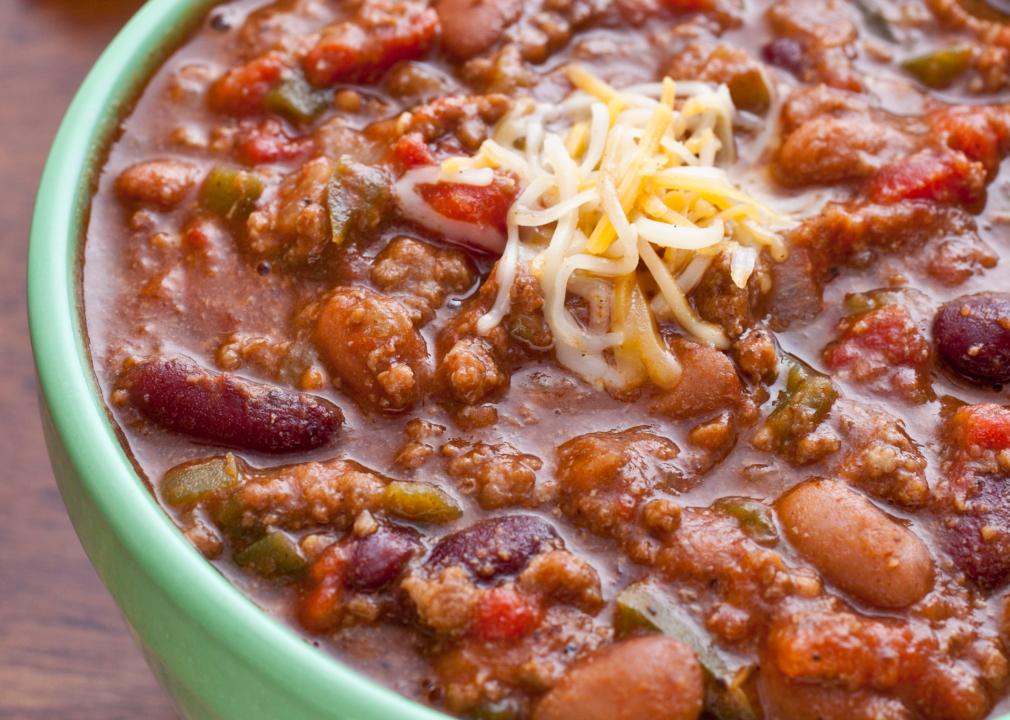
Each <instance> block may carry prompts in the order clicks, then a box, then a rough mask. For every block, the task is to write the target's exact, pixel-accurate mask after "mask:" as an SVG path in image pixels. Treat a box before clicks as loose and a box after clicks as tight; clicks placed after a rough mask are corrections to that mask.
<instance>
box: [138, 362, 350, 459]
mask: <svg viewBox="0 0 1010 720" xmlns="http://www.w3.org/2000/svg"><path fill="white" fill-rule="evenodd" d="M123 380H124V383H123V384H124V387H125V388H126V390H127V393H128V395H129V398H130V402H131V403H132V405H133V406H134V407H135V408H136V409H137V410H139V411H140V413H141V414H142V415H144V416H145V417H146V418H148V419H149V420H152V421H153V422H155V423H157V424H158V425H161V426H162V427H164V428H166V429H168V430H173V431H175V432H179V433H184V434H186V435H190V436H192V437H194V438H196V439H198V440H201V441H203V442H207V443H211V444H214V445H223V446H225V447H233V448H238V449H240V450H251V451H254V452H265V453H286V452H298V451H304V450H313V449H315V448H319V447H322V446H323V445H326V444H327V443H329V442H330V441H331V440H333V438H334V437H335V436H336V434H337V432H338V430H339V429H340V426H341V424H343V421H344V415H343V413H342V412H341V411H340V408H338V407H337V406H336V405H334V404H333V403H331V402H329V401H328V400H324V399H322V398H320V397H316V396H314V395H309V394H306V393H299V392H293V391H290V390H283V389H281V388H277V387H272V386H269V385H263V384H260V383H254V382H250V381H248V380H242V379H239V378H237V377H235V376H234V375H229V374H225V373H215V372H211V371H209V370H205V369H204V368H202V367H200V366H199V365H197V364H196V363H194V362H192V361H191V360H189V359H188V358H183V357H172V358H155V359H150V360H145V361H143V362H140V363H138V364H136V365H133V366H132V367H131V368H129V369H128V370H127V371H126V373H125V375H124V378H123Z"/></svg>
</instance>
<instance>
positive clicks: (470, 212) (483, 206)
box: [417, 175, 519, 232]
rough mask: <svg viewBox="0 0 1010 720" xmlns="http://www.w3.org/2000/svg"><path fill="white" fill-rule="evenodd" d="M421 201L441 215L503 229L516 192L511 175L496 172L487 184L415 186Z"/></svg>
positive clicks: (517, 186)
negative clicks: (491, 180)
mask: <svg viewBox="0 0 1010 720" xmlns="http://www.w3.org/2000/svg"><path fill="white" fill-rule="evenodd" d="M417 190H418V193H419V194H420V195H421V197H422V198H423V199H424V201H425V202H426V203H427V204H428V205H429V206H430V207H431V209H432V210H434V211H435V212H437V213H438V214H439V215H442V216H443V217H447V218H449V219H450V220H459V221H461V222H465V223H470V224H472V225H476V226H477V227H479V228H482V229H494V230H499V231H501V232H505V228H506V224H507V219H508V211H509V208H510V207H512V203H513V202H514V201H515V199H516V196H517V195H518V194H519V185H518V183H517V182H516V181H515V179H514V178H512V177H511V176H507V175H496V176H495V180H494V182H492V183H491V184H490V185H464V184H462V183H448V182H440V183H432V184H429V185H419V186H418V188H417Z"/></svg>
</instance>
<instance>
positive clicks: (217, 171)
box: [200, 165, 263, 220]
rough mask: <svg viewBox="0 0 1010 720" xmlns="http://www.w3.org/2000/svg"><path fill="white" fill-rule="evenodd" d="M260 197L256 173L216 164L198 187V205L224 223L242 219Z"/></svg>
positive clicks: (261, 182)
mask: <svg viewBox="0 0 1010 720" xmlns="http://www.w3.org/2000/svg"><path fill="white" fill-rule="evenodd" d="M262 194H263V181H262V180H260V178H259V176H258V175H256V173H253V172H249V171H247V170H241V169H239V168H235V167H229V166H226V165H217V166H216V167H214V169H213V170H211V171H210V172H209V173H208V174H207V179H206V180H204V181H203V186H202V187H201V188H200V204H201V205H202V206H203V208H204V209H205V210H208V211H209V212H212V213H214V214H215V215H218V216H220V217H222V218H225V219H226V220H240V219H242V218H245V217H246V216H248V215H249V213H251V212H252V211H253V209H254V208H255V207H256V201H257V200H259V198H260V195H262Z"/></svg>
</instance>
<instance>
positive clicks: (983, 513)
mask: <svg viewBox="0 0 1010 720" xmlns="http://www.w3.org/2000/svg"><path fill="white" fill-rule="evenodd" d="M977 487H978V494H977V495H976V496H975V497H973V498H972V500H971V502H970V503H969V504H968V507H967V509H966V512H964V513H962V514H957V515H952V516H950V517H949V518H948V520H947V522H945V523H944V524H943V526H942V527H943V537H944V546H945V547H946V549H947V552H949V553H950V556H951V558H952V559H953V560H954V563H955V564H956V565H957V567H958V568H959V569H960V570H961V571H962V572H963V573H964V574H965V575H966V576H967V577H968V579H969V580H971V581H972V582H973V583H975V584H976V585H978V586H979V587H981V588H984V589H986V590H992V589H994V588H997V587H999V586H1000V585H1002V584H1004V583H1005V582H1006V581H1007V578H1010V488H1007V487H1006V482H1005V481H1004V480H1003V479H1002V478H999V477H985V478H979V482H978V485H977Z"/></svg>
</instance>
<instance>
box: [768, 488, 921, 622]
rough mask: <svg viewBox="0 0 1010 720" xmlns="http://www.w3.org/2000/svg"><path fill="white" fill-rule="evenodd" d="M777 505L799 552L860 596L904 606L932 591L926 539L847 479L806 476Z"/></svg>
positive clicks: (883, 604) (881, 604) (880, 604)
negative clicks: (924, 540)
mask: <svg viewBox="0 0 1010 720" xmlns="http://www.w3.org/2000/svg"><path fill="white" fill-rule="evenodd" d="M776 508H777V510H778V514H779V520H780V521H781V524H782V527H783V529H784V531H785V534H786V536H787V537H788V538H789V541H790V542H792V544H793V545H794V546H795V547H796V549H797V550H799V552H800V554H801V555H803V557H805V558H806V559H807V560H808V561H809V562H810V563H811V564H813V565H814V566H815V567H816V568H817V569H818V570H820V571H821V573H822V574H823V575H824V577H825V578H827V579H828V580H829V581H831V582H832V583H834V584H835V585H836V586H837V587H839V588H841V589H842V590H844V591H845V592H847V593H850V594H852V595H854V596H855V597H857V598H858V599H860V600H862V601H864V602H867V603H870V604H871V605H876V606H877V607H884V608H901V607H906V606H908V605H911V604H912V603H914V602H917V601H918V600H920V599H922V597H923V596H924V595H925V594H926V593H928V592H929V591H930V589H932V587H933V561H932V559H931V558H930V556H929V550H928V549H927V548H926V545H925V544H924V543H923V542H922V540H920V539H919V538H918V537H916V536H915V535H914V534H913V533H912V532H911V531H910V530H908V529H906V528H904V527H902V526H901V525H899V524H898V523H896V522H895V521H893V520H891V519H890V518H889V517H887V515H885V514H884V513H883V512H881V511H880V510H878V509H877V507H876V506H874V505H873V504H872V503H871V502H870V501H869V500H867V499H866V498H865V497H863V496H862V495H860V494H859V493H857V492H856V491H854V490H851V489H850V488H849V487H848V486H847V485H846V484H845V483H843V482H841V481H838V480H826V479H814V480H808V481H807V482H805V483H802V484H801V485H799V486H797V487H795V488H793V489H792V490H790V491H789V492H787V493H786V494H785V495H783V496H782V497H781V498H779V500H778V502H777V503H776Z"/></svg>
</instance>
